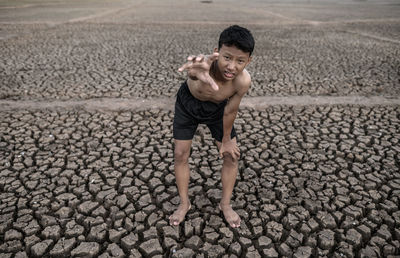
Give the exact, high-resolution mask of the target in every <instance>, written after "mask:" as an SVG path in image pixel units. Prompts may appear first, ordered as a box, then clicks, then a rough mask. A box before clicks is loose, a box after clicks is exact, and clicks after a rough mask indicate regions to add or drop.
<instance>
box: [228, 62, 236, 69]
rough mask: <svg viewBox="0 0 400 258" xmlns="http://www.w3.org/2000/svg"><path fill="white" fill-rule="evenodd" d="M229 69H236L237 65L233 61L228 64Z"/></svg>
mask: <svg viewBox="0 0 400 258" xmlns="http://www.w3.org/2000/svg"><path fill="white" fill-rule="evenodd" d="M228 69H229V70H233V69H235V64H234V63H233V62H232V61H230V62H229V63H228Z"/></svg>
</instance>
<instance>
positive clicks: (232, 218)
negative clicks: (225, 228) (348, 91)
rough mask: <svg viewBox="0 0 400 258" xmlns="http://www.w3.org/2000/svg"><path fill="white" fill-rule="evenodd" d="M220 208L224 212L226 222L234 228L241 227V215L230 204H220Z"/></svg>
mask: <svg viewBox="0 0 400 258" xmlns="http://www.w3.org/2000/svg"><path fill="white" fill-rule="evenodd" d="M219 209H220V210H221V211H222V212H223V213H224V217H225V220H226V222H228V224H229V225H230V226H231V227H232V228H238V227H240V217H239V215H238V214H237V213H236V212H235V211H234V210H233V209H232V207H231V206H230V205H221V204H220V205H219Z"/></svg>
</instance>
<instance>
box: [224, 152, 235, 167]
mask: <svg viewBox="0 0 400 258" xmlns="http://www.w3.org/2000/svg"><path fill="white" fill-rule="evenodd" d="M224 165H225V166H229V167H238V160H237V159H234V158H232V156H231V155H230V154H225V155H224Z"/></svg>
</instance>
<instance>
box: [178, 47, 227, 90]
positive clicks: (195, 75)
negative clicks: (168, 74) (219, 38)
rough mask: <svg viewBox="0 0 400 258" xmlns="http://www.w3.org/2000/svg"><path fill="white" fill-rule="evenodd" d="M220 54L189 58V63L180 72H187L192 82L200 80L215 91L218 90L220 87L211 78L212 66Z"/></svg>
mask: <svg viewBox="0 0 400 258" xmlns="http://www.w3.org/2000/svg"><path fill="white" fill-rule="evenodd" d="M218 56H219V54H218V53H213V54H212V55H207V56H205V55H198V56H189V57H188V59H187V60H188V61H187V62H186V63H185V64H184V65H182V66H181V67H180V68H179V69H178V71H179V72H183V71H184V70H187V73H188V76H189V78H190V79H192V80H200V81H201V82H202V83H204V84H208V85H211V87H212V88H213V89H214V90H216V91H217V90H218V88H219V87H218V85H217V83H216V82H215V81H214V79H213V78H211V76H210V68H211V64H212V63H213V62H214V61H215V60H217V59H218Z"/></svg>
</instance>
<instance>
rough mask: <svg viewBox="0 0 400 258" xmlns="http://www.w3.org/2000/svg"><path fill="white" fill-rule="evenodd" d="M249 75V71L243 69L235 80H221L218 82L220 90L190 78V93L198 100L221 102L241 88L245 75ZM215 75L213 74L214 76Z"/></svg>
mask: <svg viewBox="0 0 400 258" xmlns="http://www.w3.org/2000/svg"><path fill="white" fill-rule="evenodd" d="M246 75H247V76H248V72H247V71H246V70H243V72H242V74H240V75H238V76H237V77H236V78H235V79H234V80H232V81H227V82H224V83H223V82H219V81H216V80H215V79H214V80H215V81H216V83H217V84H218V86H219V89H218V91H215V90H214V89H212V88H211V86H210V85H204V84H202V83H200V82H199V81H198V80H196V81H193V80H191V79H188V87H189V90H190V93H191V94H192V95H193V96H194V97H195V98H196V99H198V100H201V101H211V102H214V103H221V102H223V101H224V100H226V99H229V98H230V97H232V96H233V95H235V93H236V92H237V91H238V90H239V87H240V86H241V83H240V82H241V81H242V80H243V78H242V77H243V76H246ZM212 77H213V76H212Z"/></svg>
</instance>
